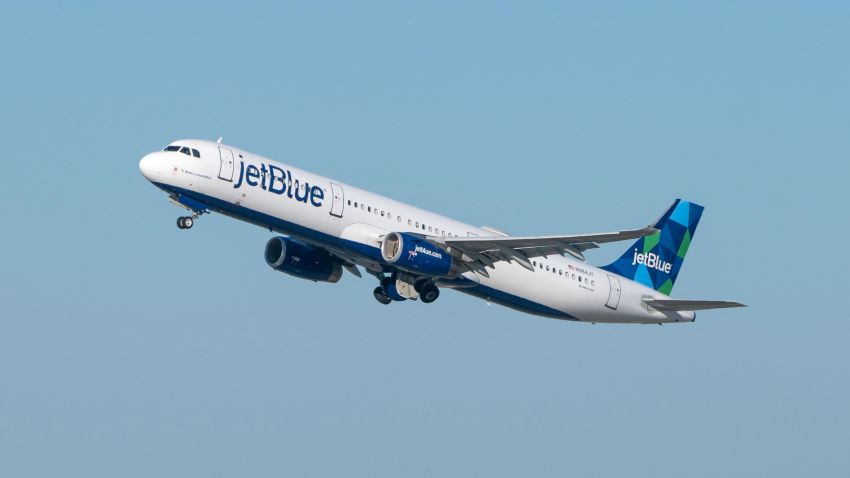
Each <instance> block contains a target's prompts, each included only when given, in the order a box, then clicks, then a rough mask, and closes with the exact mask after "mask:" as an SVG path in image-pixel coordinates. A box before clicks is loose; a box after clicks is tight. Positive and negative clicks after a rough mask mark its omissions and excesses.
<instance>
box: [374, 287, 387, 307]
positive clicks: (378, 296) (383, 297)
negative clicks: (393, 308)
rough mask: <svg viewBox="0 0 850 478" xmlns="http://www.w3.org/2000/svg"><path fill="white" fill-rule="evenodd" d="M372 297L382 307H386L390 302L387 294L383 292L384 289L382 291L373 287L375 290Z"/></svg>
mask: <svg viewBox="0 0 850 478" xmlns="http://www.w3.org/2000/svg"><path fill="white" fill-rule="evenodd" d="M372 295H374V296H375V300H377V301H378V302H380V303H382V304H384V305H387V304H389V303H390V302H392V299H390V297H389V296H388V295H387V293H386V292H384V289H382V288H380V287H375V290H374V291H372Z"/></svg>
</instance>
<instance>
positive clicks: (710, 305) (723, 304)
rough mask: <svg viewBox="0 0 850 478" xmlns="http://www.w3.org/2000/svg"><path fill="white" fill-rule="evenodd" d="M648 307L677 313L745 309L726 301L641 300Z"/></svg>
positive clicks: (740, 305) (736, 303) (742, 305)
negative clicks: (734, 308)
mask: <svg viewBox="0 0 850 478" xmlns="http://www.w3.org/2000/svg"><path fill="white" fill-rule="evenodd" d="M643 301H644V302H645V303H646V304H647V305H648V306H650V307H652V308H653V309H655V310H659V311H661V312H677V311H692V310H708V309H726V308H729V307H746V305H744V304H741V303H739V302H729V301H726V300H675V299H643Z"/></svg>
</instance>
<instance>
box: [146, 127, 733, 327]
mask: <svg viewBox="0 0 850 478" xmlns="http://www.w3.org/2000/svg"><path fill="white" fill-rule="evenodd" d="M139 169H141V172H142V174H143V175H144V176H145V178H147V180H148V181H150V182H151V183H153V184H154V185H155V186H156V187H158V188H159V189H161V190H162V191H163V192H165V193H166V194H167V195H168V199H169V201H171V202H172V203H174V204H175V205H177V206H180V207H182V208H184V209H185V210H186V211H188V213H187V214H188V215H185V216H182V217H180V218H179V219H178V220H177V227H179V228H180V229H191V228H192V226H193V224H194V222H195V220H197V219H198V217H199V216H201V215H203V214H206V213H210V212H218V213H221V214H224V215H227V216H230V217H233V218H236V219H239V220H242V221H245V222H248V223H251V224H254V225H257V226H260V227H263V228H266V229H268V230H269V231H270V232H273V233H278V234H281V235H280V236H275V237H272V238H271V239H269V241H268V242H267V243H266V245H265V254H264V256H265V260H266V263H267V264H268V265H269V266H270V267H272V268H273V269H275V270H278V271H280V272H283V273H286V274H289V275H291V276H295V277H298V278H302V279H308V280H312V281H316V282H319V281H321V282H332V283H334V282H337V281H339V279H340V277H342V275H343V271H348V272H349V273H350V274H351V275H354V276H357V277H361V272H360V268H361V267H362V268H363V269H364V270H366V272H368V273H369V274H371V275H372V276H374V277H375V278H377V279H378V286H377V287H376V288H375V289H374V291H373V295H374V296H375V299H376V300H377V301H378V302H380V303H381V304H389V303H391V302H395V301H397V302H403V301H408V300H420V301H422V302H423V303H426V304H427V303H431V302H434V301H435V300H437V298H438V297H439V295H440V290H441V289H447V288H448V289H457V290H459V291H461V292H465V293H467V294H470V295H473V296H476V297H479V298H481V299H484V300H486V301H488V302H493V303H497V304H501V305H504V306H507V307H511V308H513V309H516V310H519V311H522V312H527V313H529V314H534V315H538V316H543V317H550V318H556V319H566V320H575V321H582V322H592V323H596V322H605V323H641V324H662V323H668V322H693V320H694V318H695V312H694V311H697V310H703V309H715V308H724V307H740V306H743V304H739V303H737V302H727V301H710V300H680V299H671V298H670V297H669V294H670V291H671V290H672V289H673V284H674V283H675V282H676V277H678V275H679V271H680V270H681V268H682V262H683V261H684V259H685V254H686V253H687V252H688V248H689V247H690V244H691V241H692V240H693V237H694V232H695V231H696V228H697V224H698V223H699V220H700V216H701V215H702V212H703V207H702V206H699V205H697V204H694V203H691V202H688V201H684V200H682V199H677V200H676V201H675V202H674V203H673V205H672V206H670V208H669V209H667V211H665V212H664V214H663V215H662V216H661V217H660V218H659V219H658V220H656V221H654V222H653V223H651V224H650V225H649V226H646V227H642V228H639V229H631V230H624V231H619V232H610V233H600V234H574V235H559V236H522V237H517V236H511V235H509V234H506V233H504V232H502V231H499V230H498V229H495V228H492V227H486V226H482V227H475V226H471V225H469V224H464V223H462V222H459V221H455V220H453V219H450V218H448V217H445V216H441V215H439V214H435V213H432V212H429V211H426V210H423V209H419V208H416V207H413V206H410V205H407V204H404V203H402V202H399V201H394V200H392V199H389V198H386V197H384V196H380V195H378V194H374V193H371V192H369V191H366V190H363V189H359V188H356V187H353V186H349V185H347V184H344V183H342V182H340V181H336V180H334V179H329V178H326V177H322V176H319V175H317V174H313V173H310V172H307V171H304V170H302V169H298V168H296V167H294V166H291V165H288V164H283V163H279V162H276V161H272V160H270V159H267V158H264V157H262V156H257V155H255V154H252V153H249V152H247V151H243V150H241V149H238V148H235V147H233V146H228V145H225V144H222V143H221V139H219V141H217V142H211V141H202V140H184V141H175V142H173V143H171V144H170V145H168V146H167V147H166V148H165V149H163V150H162V151H157V152H154V153H150V154H148V155H146V156H144V157H143V158H142V159H141V161H140V162H139ZM627 240H633V241H634V243H633V244H632V245H631V246H630V247H629V248H628V249H626V251H625V252H624V253H623V255H622V256H621V257H620V258H619V259H617V260H616V261H614V262H613V263H611V264H608V265H606V266H602V267H595V266H592V265H590V264H588V263H587V262H586V261H585V257H584V252H585V251H586V250H588V249H592V248H596V247H599V244H603V243H608V242H615V241H627Z"/></svg>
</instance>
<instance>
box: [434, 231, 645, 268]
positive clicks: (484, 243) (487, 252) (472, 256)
mask: <svg viewBox="0 0 850 478" xmlns="http://www.w3.org/2000/svg"><path fill="white" fill-rule="evenodd" d="M656 232H658V229H656V228H654V227H651V226H647V227H644V228H641V229H632V230H626V231H619V232H607V233H600V234H579V235H572V236H528V237H513V236H487V237H463V238H460V237H452V238H445V237H437V236H428V240H429V241H431V242H433V243H435V244H439V245H442V246H447V247H451V248H453V249H456V250H458V251H460V252H462V253H463V254H464V255H465V256H466V259H467V263H477V264H476V265H475V266H473V267H471V269H472V270H477V271H481V270H483V269H484V268H486V267H492V266H493V264H495V263H496V262H500V261H508V262H510V261H516V262H517V263H519V264H520V265H522V266H523V267H525V268H526V269H528V270H534V267H533V266H532V265H531V263H530V262H529V261H528V259H530V258H533V257H543V256H550V255H562V254H565V253H566V254H570V255H571V256H573V257H575V258H577V259H579V260H582V261H583V260H584V254H582V252H583V251H585V250H587V249H593V248H596V247H599V244H601V243H606V242H615V241H625V240H629V239H636V238H638V237H643V236H651V235H652V234H655V233H656ZM476 266H477V267H476ZM485 273H486V271H485Z"/></svg>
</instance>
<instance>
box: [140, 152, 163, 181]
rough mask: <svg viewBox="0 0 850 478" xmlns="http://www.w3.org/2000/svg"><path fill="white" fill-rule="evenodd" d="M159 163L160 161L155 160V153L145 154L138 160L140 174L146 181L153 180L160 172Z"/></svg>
mask: <svg viewBox="0 0 850 478" xmlns="http://www.w3.org/2000/svg"><path fill="white" fill-rule="evenodd" d="M160 163H161V162H160V161H158V160H157V154H156V153H150V154H146V155H144V156H143V157H142V159H141V160H140V161H139V171H141V172H142V176H144V177H145V178H146V179H147V180H148V181H153V180H154V179H155V178H156V177H157V176H159V175H160V174H161V172H162V171H160V169H161V168H160Z"/></svg>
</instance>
